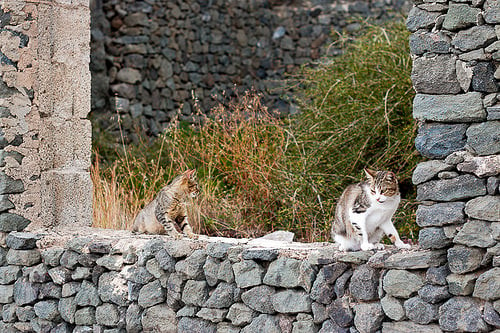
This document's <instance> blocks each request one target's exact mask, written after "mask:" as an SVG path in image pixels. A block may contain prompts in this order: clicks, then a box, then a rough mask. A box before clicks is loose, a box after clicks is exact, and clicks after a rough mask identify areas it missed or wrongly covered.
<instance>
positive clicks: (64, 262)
mask: <svg viewBox="0 0 500 333" xmlns="http://www.w3.org/2000/svg"><path fill="white" fill-rule="evenodd" d="M79 257H80V255H79V254H78V253H77V252H75V251H71V250H66V251H64V253H63V254H62V256H61V258H60V259H59V263H60V264H61V266H64V267H66V268H68V269H74V268H75V267H76V265H78V259H79Z"/></svg>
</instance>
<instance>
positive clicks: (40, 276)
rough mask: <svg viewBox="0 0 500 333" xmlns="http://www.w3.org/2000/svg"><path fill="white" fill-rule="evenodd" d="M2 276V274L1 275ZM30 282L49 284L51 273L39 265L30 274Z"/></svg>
mask: <svg viewBox="0 0 500 333" xmlns="http://www.w3.org/2000/svg"><path fill="white" fill-rule="evenodd" d="M0 275H1V274H0ZM29 280H30V282H48V281H50V276H49V272H48V270H47V267H46V266H45V265H44V264H38V265H36V266H35V267H33V268H32V269H30V272H29Z"/></svg>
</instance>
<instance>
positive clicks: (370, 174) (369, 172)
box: [363, 168, 377, 180]
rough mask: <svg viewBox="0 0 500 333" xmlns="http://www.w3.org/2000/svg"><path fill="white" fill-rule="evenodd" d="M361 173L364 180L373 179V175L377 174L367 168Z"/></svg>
mask: <svg viewBox="0 0 500 333" xmlns="http://www.w3.org/2000/svg"><path fill="white" fill-rule="evenodd" d="M363 171H364V172H365V175H366V178H368V179H370V180H372V179H373V178H375V175H376V174H377V171H374V170H371V169H368V168H364V169H363Z"/></svg>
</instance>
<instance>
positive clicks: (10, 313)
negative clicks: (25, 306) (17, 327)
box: [2, 304, 17, 323]
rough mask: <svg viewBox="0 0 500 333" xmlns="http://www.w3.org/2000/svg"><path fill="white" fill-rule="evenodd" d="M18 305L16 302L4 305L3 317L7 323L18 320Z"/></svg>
mask: <svg viewBox="0 0 500 333" xmlns="http://www.w3.org/2000/svg"><path fill="white" fill-rule="evenodd" d="M16 309H17V305H15V304H5V305H4V306H3V307H2V319H3V321H4V322H6V323H12V322H15V321H17V318H16Z"/></svg>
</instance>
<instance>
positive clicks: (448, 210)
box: [416, 202, 465, 227]
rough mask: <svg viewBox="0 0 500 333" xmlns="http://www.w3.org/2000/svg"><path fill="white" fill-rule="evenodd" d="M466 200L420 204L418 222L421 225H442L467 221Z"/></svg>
mask: <svg viewBox="0 0 500 333" xmlns="http://www.w3.org/2000/svg"><path fill="white" fill-rule="evenodd" d="M464 208H465V203H464V202H444V203H438V204H434V205H432V206H424V205H419V206H418V208H417V213H416V214H417V218H416V220H417V224H418V226H420V227H434V226H435V227H441V226H444V225H447V224H462V223H464V222H465V214H464Z"/></svg>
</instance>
